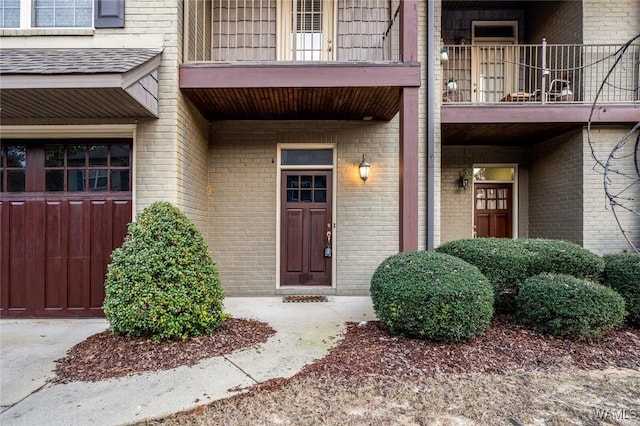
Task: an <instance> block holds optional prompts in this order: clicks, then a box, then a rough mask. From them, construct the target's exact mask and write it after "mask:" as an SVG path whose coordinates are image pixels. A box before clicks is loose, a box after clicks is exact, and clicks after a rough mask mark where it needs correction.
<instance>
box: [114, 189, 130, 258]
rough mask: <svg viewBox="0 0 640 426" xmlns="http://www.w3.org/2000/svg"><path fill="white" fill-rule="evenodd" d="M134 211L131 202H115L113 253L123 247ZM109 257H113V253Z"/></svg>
mask: <svg viewBox="0 0 640 426" xmlns="http://www.w3.org/2000/svg"><path fill="white" fill-rule="evenodd" d="M132 211H133V209H132V206H131V200H115V201H114V202H113V218H112V219H111V223H112V225H113V226H112V227H111V232H112V234H113V239H112V241H111V244H112V245H111V249H112V251H113V249H115V248H116V247H120V246H121V245H122V243H123V241H124V237H125V236H126V235H127V226H128V225H129V223H131V212H132ZM109 256H111V253H109ZM109 263H111V257H109Z"/></svg>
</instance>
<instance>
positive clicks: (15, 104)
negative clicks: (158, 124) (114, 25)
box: [0, 49, 162, 122]
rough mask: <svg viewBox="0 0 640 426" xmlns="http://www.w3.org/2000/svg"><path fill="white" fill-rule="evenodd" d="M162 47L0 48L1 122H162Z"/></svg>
mask: <svg viewBox="0 0 640 426" xmlns="http://www.w3.org/2000/svg"><path fill="white" fill-rule="evenodd" d="M161 54H162V50H161V49H0V96H1V97H2V107H1V108H0V119H2V120H3V121H4V122H8V121H9V120H12V119H17V120H24V119H29V118H69V119H73V118H157V117H158V68H159V67H160V62H161Z"/></svg>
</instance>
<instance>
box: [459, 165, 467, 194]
mask: <svg viewBox="0 0 640 426" xmlns="http://www.w3.org/2000/svg"><path fill="white" fill-rule="evenodd" d="M458 186H459V187H460V188H462V189H464V190H465V191H466V190H467V189H469V178H468V177H467V169H464V170H462V172H461V173H460V178H459V179H458Z"/></svg>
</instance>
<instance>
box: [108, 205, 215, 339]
mask: <svg viewBox="0 0 640 426" xmlns="http://www.w3.org/2000/svg"><path fill="white" fill-rule="evenodd" d="M112 258H113V261H112V263H111V264H110V265H109V267H108V272H107V279H106V283H105V300H104V306H103V308H104V313H105V316H106V318H107V320H108V322H109V326H110V328H111V330H112V331H113V332H114V333H118V334H124V335H129V336H150V337H151V338H152V339H153V340H155V341H160V340H174V339H186V338H187V337H190V336H199V335H203V334H209V333H211V332H212V331H213V330H215V329H216V328H217V327H218V326H219V325H220V323H221V322H222V319H223V312H222V301H223V298H224V294H223V291H222V288H221V286H220V279H219V275H218V271H217V269H216V266H215V264H214V263H213V260H212V259H211V257H210V255H209V253H208V251H207V245H206V243H205V241H204V238H203V237H202V234H201V233H200V231H198V229H197V228H196V226H195V225H194V224H193V222H191V220H189V218H187V216H185V215H184V214H183V213H182V212H181V211H180V210H178V209H177V208H176V207H174V206H172V205H171V204H169V203H167V202H156V203H154V204H152V205H151V206H149V207H147V208H146V209H144V210H143V211H142V212H141V213H140V214H139V215H138V217H137V220H136V222H133V223H131V224H130V225H129V228H128V232H127V236H126V237H125V240H124V243H123V244H122V247H120V248H117V249H115V250H114V251H113V253H112Z"/></svg>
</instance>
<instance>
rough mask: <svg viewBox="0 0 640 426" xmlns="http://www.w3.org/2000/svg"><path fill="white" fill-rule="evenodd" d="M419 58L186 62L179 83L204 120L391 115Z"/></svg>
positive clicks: (414, 77)
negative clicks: (409, 60)
mask: <svg viewBox="0 0 640 426" xmlns="http://www.w3.org/2000/svg"><path fill="white" fill-rule="evenodd" d="M419 86H420V64H419V63H393V64H389V63H384V64H378V63H376V64H371V63H366V64H362V63H321V64H309V63H305V64H292V63H286V64H283V63H272V64H264V63H261V64H255V65H244V64H243V65H228V64H211V63H208V64H188V65H182V66H181V67H180V88H181V90H182V92H183V93H184V95H185V96H186V97H187V98H189V99H190V100H191V102H193V104H194V105H195V106H196V107H197V108H198V109H199V110H200V111H201V112H202V114H203V115H204V116H205V117H206V118H207V119H209V120H223V119H245V120H246V119H250V120H278V119H295V120H307V119H310V120H362V119H372V120H382V121H388V120H391V119H392V118H393V117H394V116H395V115H396V113H397V112H398V111H399V108H400V94H401V91H402V90H401V89H402V88H403V87H419Z"/></svg>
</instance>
